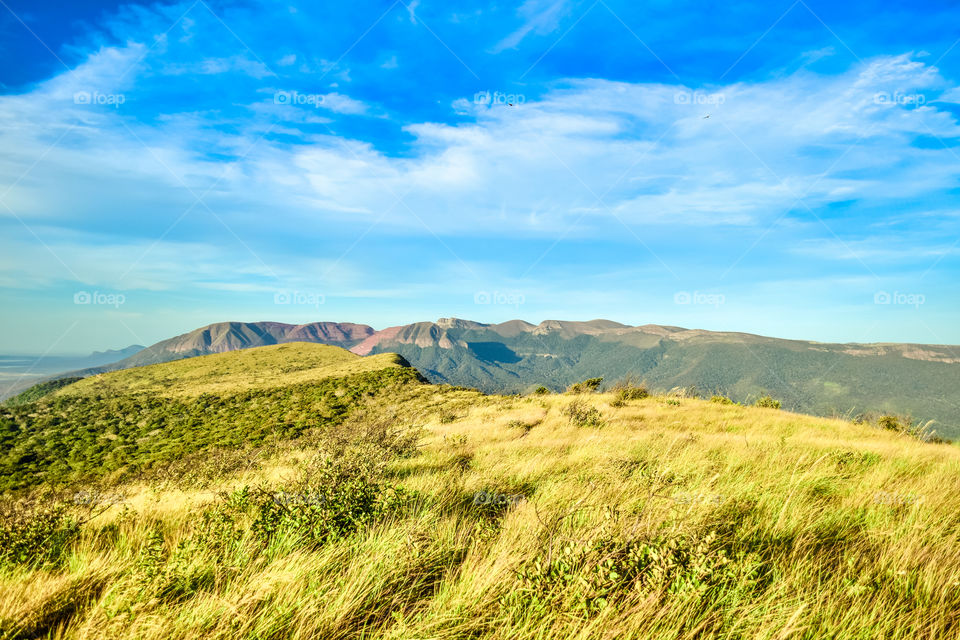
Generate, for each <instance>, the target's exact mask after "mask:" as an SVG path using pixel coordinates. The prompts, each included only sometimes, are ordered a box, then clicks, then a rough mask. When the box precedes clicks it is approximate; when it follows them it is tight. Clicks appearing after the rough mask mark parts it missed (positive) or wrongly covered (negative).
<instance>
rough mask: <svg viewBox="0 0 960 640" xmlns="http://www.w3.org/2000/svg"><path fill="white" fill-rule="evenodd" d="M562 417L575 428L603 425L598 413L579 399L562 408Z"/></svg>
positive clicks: (601, 416) (600, 415) (601, 417)
mask: <svg viewBox="0 0 960 640" xmlns="http://www.w3.org/2000/svg"><path fill="white" fill-rule="evenodd" d="M563 415H565V416H567V417H568V418H569V419H570V424H572V425H573V426H575V427H602V426H603V424H604V422H603V415H602V414H601V413H600V411H599V410H598V409H597V408H595V407H591V406H590V405H589V404H587V403H586V402H584V401H583V400H580V399H579V398H578V399H576V400H574V401H573V402H571V403H570V404H568V405H567V406H566V407H564V408H563Z"/></svg>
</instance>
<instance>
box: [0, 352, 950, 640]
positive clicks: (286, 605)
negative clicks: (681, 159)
mask: <svg viewBox="0 0 960 640" xmlns="http://www.w3.org/2000/svg"><path fill="white" fill-rule="evenodd" d="M196 360H198V361H199V360H202V358H198V359H196ZM201 364H202V363H201ZM146 369H149V367H148V368H146ZM131 384H133V383H131ZM249 384H255V382H249ZM579 398H581V399H583V400H584V401H585V402H587V403H588V404H589V405H590V406H592V407H594V408H596V409H597V410H599V411H600V413H601V416H602V426H598V427H576V426H573V425H571V424H570V420H569V419H568V418H567V417H566V416H565V415H564V414H563V409H564V407H566V406H567V405H569V403H570V402H571V401H573V398H571V397H570V396H564V395H547V396H539V397H524V398H519V397H499V396H483V395H480V394H478V393H475V392H470V391H456V390H450V389H447V388H440V387H431V386H422V387H419V388H415V389H411V390H410V391H408V392H407V393H406V394H403V395H401V394H398V395H397V396H396V397H395V398H394V399H393V402H392V403H390V404H389V405H388V406H379V407H373V408H371V409H370V413H369V414H368V416H367V418H368V419H371V420H373V419H375V418H377V417H382V416H390V417H391V418H392V419H395V420H397V421H398V423H399V424H405V425H410V426H413V425H421V426H423V427H424V431H423V434H422V440H421V447H420V450H419V452H418V453H417V454H416V455H413V456H410V457H406V458H399V459H396V460H393V461H392V462H390V464H389V467H388V474H387V477H388V478H390V479H391V481H392V482H394V483H396V484H400V485H402V486H403V487H404V488H405V489H407V490H408V491H411V492H416V495H417V496H419V497H418V498H417V499H416V500H414V501H413V502H412V503H411V504H410V505H408V507H407V508H406V509H405V510H403V511H402V512H400V513H398V514H396V515H394V516H391V517H388V518H385V519H382V520H379V521H377V522H375V523H373V524H372V525H370V526H367V527H365V528H363V529H361V530H360V531H359V532H358V533H356V534H354V535H350V536H347V537H344V538H342V539H337V540H333V541H330V542H327V543H326V544H323V545H321V546H319V547H310V548H303V547H298V546H297V545H296V544H293V543H292V542H291V543H289V544H287V543H285V542H284V541H279V542H276V541H275V542H273V543H271V545H270V546H269V548H268V551H267V552H264V553H261V554H259V555H254V556H250V557H249V558H247V559H246V560H243V561H236V563H235V564H229V563H224V562H221V561H216V562H215V561H213V560H211V559H210V558H209V557H206V556H204V555H203V554H202V553H199V552H198V555H197V556H196V558H195V562H196V563H197V566H207V567H208V569H209V570H210V571H213V572H215V573H216V575H217V576H218V577H217V579H216V580H215V581H214V582H213V583H212V584H211V585H208V586H206V587H203V588H199V589H196V590H193V591H188V592H185V593H180V594H179V595H176V596H171V595H169V594H167V595H164V594H162V593H159V592H157V591H156V590H155V589H154V588H153V587H151V586H150V583H149V581H144V580H143V578H142V577H138V575H139V574H138V569H137V566H138V562H139V561H140V560H138V558H141V557H142V555H143V553H144V549H145V548H146V545H147V542H148V538H149V535H150V532H151V531H152V530H154V529H156V528H158V527H159V528H160V529H162V531H163V545H164V547H165V549H166V551H167V552H171V551H172V550H173V549H175V548H176V547H177V545H178V543H179V542H180V541H185V540H187V539H188V537H189V536H190V534H191V532H192V531H193V530H194V529H195V528H196V526H197V517H196V513H197V512H198V509H200V508H201V506H202V505H203V504H209V503H211V502H213V501H214V500H215V499H214V496H213V493H212V492H211V491H210V490H205V491H203V492H200V491H194V492H191V491H177V490H174V489H169V488H160V489H158V488H157V487H151V486H148V485H143V486H128V487H125V488H123V490H124V491H125V492H126V493H127V494H128V496H129V498H128V503H127V505H126V507H127V510H126V511H125V515H123V516H121V517H120V518H119V520H117V522H118V524H116V525H115V527H116V528H115V529H113V530H112V531H113V533H112V534H111V537H110V543H109V544H107V543H106V542H105V540H106V538H105V537H104V534H103V533H102V527H103V526H104V525H106V524H107V523H108V522H109V521H111V520H113V519H114V517H115V516H116V515H117V514H118V513H119V512H120V511H121V507H120V506H114V507H112V508H111V511H110V512H107V513H104V514H103V515H101V516H98V518H97V519H95V520H93V521H91V522H90V523H88V524H87V525H85V526H84V530H83V533H82V535H81V537H80V538H79V539H78V541H77V542H76V543H75V545H74V547H73V548H72V551H71V555H70V558H69V560H68V562H67V563H66V565H65V566H64V567H63V569H61V570H51V569H32V570H22V569H19V570H14V569H7V570H5V572H4V573H2V574H0V620H2V622H0V630H2V631H3V632H4V633H5V634H6V636H5V637H28V636H30V635H31V634H41V635H44V634H49V636H50V637H54V638H103V637H110V638H131V639H132V638H144V639H147V638H157V639H159V638H211V639H212V638H302V639H307V638H360V637H363V638H390V639H392V640H399V639H409V640H413V639H423V638H437V639H441V638H442V639H453V638H468V637H473V638H481V637H482V638H497V639H504V640H507V639H510V640H514V639H520V638H583V639H587V638H591V639H593V638H638V639H639V638H664V639H667V638H669V639H671V640H673V639H676V638H768V639H771V640H772V639H774V638H810V639H813V638H827V637H829V638H902V639H908V638H910V639H913V638H956V637H960V547H958V544H957V543H958V535H960V450H958V448H957V447H956V446H953V445H946V444H924V443H921V442H918V441H916V440H913V439H910V438H907V437H905V436H900V435H896V434H893V433H888V432H883V431H879V430H876V429H873V428H871V427H869V426H866V425H855V424H852V423H850V422H846V421H841V420H830V419H824V418H814V417H809V416H803V415H796V414H791V413H787V412H782V411H777V410H772V409H757V408H748V407H741V406H735V405H734V406H730V405H720V404H716V403H710V402H707V401H703V400H696V399H685V398H681V399H670V401H669V403H668V401H667V399H666V398H664V397H657V396H652V397H649V398H645V399H642V400H635V401H630V402H627V403H626V405H625V406H622V407H616V408H615V407H612V406H611V405H610V403H611V401H612V400H613V398H614V396H613V394H586V395H582V396H579ZM313 446H314V445H313V444H310V443H308V442H306V441H304V442H299V443H294V444H292V445H291V446H289V447H287V448H286V449H284V450H281V451H277V452H274V453H273V454H271V456H269V457H265V458H264V460H263V464H262V466H261V468H260V469H259V470H256V471H251V470H247V471H243V472H242V473H238V474H237V475H233V476H231V477H225V478H223V479H222V480H221V482H220V483H219V485H218V487H217V489H222V490H231V489H233V488H236V487H239V486H242V485H250V486H254V485H257V484H258V483H261V482H263V483H271V484H273V485H276V484H277V483H278V482H282V481H283V479H285V478H291V477H293V475H294V474H295V473H296V470H297V469H298V468H300V467H301V466H302V465H303V464H304V462H305V461H306V460H309V459H310V458H311V457H312V454H313V453H314V449H313ZM477 492H486V493H488V494H491V495H500V494H502V495H505V496H517V497H519V498H517V499H513V498H511V502H510V504H509V505H508V506H506V507H504V508H502V509H495V510H492V511H491V510H484V509H483V508H481V507H479V506H476V505H474V504H473V503H474V501H475V500H474V497H475V496H476V494H477ZM711 534H712V535H711ZM604 541H605V542H607V543H609V542H611V541H612V542H613V543H615V544H620V543H621V542H622V543H626V542H629V541H643V542H645V543H649V544H650V545H652V547H651V548H654V549H657V548H658V547H657V546H656V545H662V546H663V548H667V546H668V543H669V541H674V542H675V543H676V544H677V545H681V546H680V548H681V550H685V549H686V547H683V546H682V545H685V544H689V548H690V549H693V548H694V547H695V546H696V544H700V543H702V544H703V549H704V551H703V558H705V559H706V561H708V564H707V565H704V566H708V568H707V569H704V571H706V573H703V572H701V573H699V574H696V575H694V574H691V575H692V576H693V578H691V580H692V582H691V583H690V584H686V583H684V584H680V586H677V584H679V583H672V584H673V586H672V587H668V584H667V583H665V582H661V583H659V586H656V585H654V586H650V585H649V584H647V586H643V585H642V584H640V583H639V582H636V583H633V584H630V585H627V586H623V585H620V586H619V587H618V588H617V589H616V590H614V591H613V592H611V593H610V594H608V595H607V597H606V606H602V605H601V606H598V607H596V608H594V609H592V610H589V611H585V610H583V609H580V608H578V606H579V605H578V603H582V601H583V598H584V589H585V587H584V586H583V585H584V584H585V582H584V581H585V580H586V581H589V579H590V576H588V575H587V574H588V573H590V572H593V573H596V572H598V571H600V572H602V571H604V569H602V568H599V569H598V568H597V566H595V565H594V564H590V562H586V564H584V565H583V566H581V567H579V568H577V567H574V568H573V569H572V571H573V573H574V574H576V575H574V579H573V580H571V581H570V582H561V581H557V582H556V583H555V584H551V583H547V587H549V589H548V590H547V592H546V596H544V598H545V600H541V601H540V604H537V602H534V601H533V600H531V599H530V597H529V593H530V592H528V591H524V589H525V588H529V587H530V583H529V581H528V582H524V580H523V579H522V577H521V576H522V574H523V572H524V571H525V570H528V569H529V567H530V566H531V563H532V562H533V561H534V560H535V559H537V558H540V559H541V560H546V561H548V562H550V561H553V560H554V559H555V558H556V557H559V554H560V549H561V548H562V547H563V546H564V545H570V546H571V548H573V549H574V552H575V553H574V556H571V557H575V556H576V552H577V551H578V550H589V549H593V548H594V547H592V546H591V545H593V544H594V543H600V542H604ZM695 543H696V544H695ZM245 548H246V547H245ZM605 548H606V547H605ZM721 552H723V553H722V554H721ZM597 553H599V555H597ZM597 553H594V554H593V555H589V554H587V555H588V556H589V558H595V559H596V558H599V560H600V561H602V560H604V559H605V558H608V557H609V558H613V557H614V555H610V554H608V555H607V556H604V555H603V552H597ZM611 553H613V552H611ZM691 553H693V552H692V551H691ZM617 557H619V556H617ZM723 557H725V558H727V564H726V565H723V562H722V561H717V559H718V558H723ZM715 561H717V562H715ZM205 563H206V564H205ZM710 563H713V564H710ZM722 566H726V567H728V568H730V570H729V571H727V572H726V573H723V571H726V570H724V569H722V568H721V567H722ZM667 571H674V569H671V568H668V569H667ZM577 572H579V573H577ZM721 574H722V575H723V576H724V577H723V579H722V580H721V579H720V578H719V577H718V576H720V575H721ZM669 575H674V574H669ZM581 578H582V579H581ZM694 578H695V579H694ZM645 584H646V583H645ZM541 586H542V585H541ZM551 589H552V590H551ZM544 602H546V604H543V603H544Z"/></svg>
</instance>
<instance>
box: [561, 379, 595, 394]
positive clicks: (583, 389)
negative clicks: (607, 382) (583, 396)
mask: <svg viewBox="0 0 960 640" xmlns="http://www.w3.org/2000/svg"><path fill="white" fill-rule="evenodd" d="M601 382H603V378H588V379H586V380H584V381H583V382H578V383H576V384H572V385H570V386H569V387H568V388H567V393H594V392H595V391H596V390H597V389H599V388H600V383H601Z"/></svg>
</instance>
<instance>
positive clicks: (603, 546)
mask: <svg viewBox="0 0 960 640" xmlns="http://www.w3.org/2000/svg"><path fill="white" fill-rule="evenodd" d="M736 577H737V573H736V571H735V569H734V568H733V567H732V566H731V561H730V559H729V558H728V557H727V555H726V552H725V551H724V550H723V549H721V548H719V545H717V544H716V535H715V534H712V533H711V534H708V535H706V536H704V537H702V538H700V539H690V538H686V537H683V536H680V537H672V538H667V537H658V538H655V539H651V540H628V541H625V540H619V539H615V538H609V537H604V538H601V539H598V540H594V541H592V542H589V543H585V544H584V543H579V544H578V543H575V542H567V543H565V544H562V545H559V546H558V547H557V548H551V549H550V550H549V551H548V552H547V553H544V554H542V555H540V556H539V557H537V558H536V559H535V560H533V561H532V562H530V563H528V564H527V565H525V566H524V567H523V568H521V569H520V571H518V572H517V583H518V584H517V588H516V589H514V590H513V591H511V593H510V594H509V595H508V596H505V597H504V599H503V601H504V604H506V605H507V606H510V607H522V608H524V609H533V610H541V609H545V608H564V609H568V610H571V611H572V612H575V613H576V614H579V615H585V616H594V615H597V614H598V613H599V612H600V611H602V610H603V609H605V608H606V607H608V606H610V605H611V604H612V603H614V602H617V601H620V600H622V599H625V598H628V597H630V596H631V595H632V594H635V593H637V592H639V593H656V592H660V593H671V594H689V595H700V596H702V595H703V594H704V593H705V592H706V591H707V590H708V589H709V588H711V587H714V586H718V585H723V584H729V583H732V582H734V581H735V580H736Z"/></svg>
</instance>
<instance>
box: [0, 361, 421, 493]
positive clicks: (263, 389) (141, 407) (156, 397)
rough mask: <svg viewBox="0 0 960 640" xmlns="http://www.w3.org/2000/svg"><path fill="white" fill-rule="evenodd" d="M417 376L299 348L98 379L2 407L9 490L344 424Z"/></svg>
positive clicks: (4, 478)
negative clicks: (363, 405)
mask: <svg viewBox="0 0 960 640" xmlns="http://www.w3.org/2000/svg"><path fill="white" fill-rule="evenodd" d="M420 380H421V378H420V376H419V374H418V373H417V372H416V371H415V370H413V369H411V368H409V367H408V366H405V362H404V361H403V360H402V359H401V358H400V357H399V356H396V355H392V354H385V355H378V356H372V357H368V358H361V357H359V356H356V355H354V354H352V353H350V352H348V351H345V350H343V349H340V348H338V347H332V346H326V345H319V344H307V343H292V344H285V345H279V346H272V347H261V348H257V349H249V350H243V351H233V352H229V353H224V354H216V355H209V356H202V357H198V358H192V359H189V360H181V361H176V362H170V363H164V364H157V365H151V366H147V367H141V368H137V369H129V370H124V371H118V372H113V373H108V374H103V375H99V376H93V377H91V378H87V379H84V380H81V381H79V382H74V383H73V384H70V385H68V386H64V387H62V388H60V389H58V390H56V391H54V392H53V393H50V394H48V395H44V396H42V397H40V398H39V399H38V400H36V401H35V402H26V403H18V404H13V405H6V406H3V407H2V408H0V443H2V445H3V451H2V454H0V491H7V490H22V489H25V488H29V487H31V486H35V485H37V484H40V483H44V482H46V483H67V482H78V481H83V480H88V479H93V478H97V477H100V476H103V475H107V474H119V475H120V476H123V475H126V476H130V475H136V474H140V473H144V472H148V471H150V470H151V469H153V468H154V467H156V466H157V465H161V464H165V463H169V462H171V461H174V460H178V459H180V458H182V457H184V456H188V455H190V454H194V453H197V452H201V451H207V452H209V451H210V450H212V449H218V448H227V449H229V448H238V447H257V446H261V445H263V444H265V443H267V442H278V441H280V440H285V439H290V438H295V437H298V436H301V435H303V434H304V433H307V432H308V431H309V430H311V429H315V428H319V427H323V426H327V425H331V424H339V423H340V422H342V421H343V420H344V419H345V418H346V417H347V416H349V415H350V413H351V412H352V411H353V410H354V409H355V408H356V407H357V406H358V405H359V404H360V403H361V402H362V401H363V400H364V399H366V398H368V397H372V396H377V395H379V394H382V393H384V392H385V391H387V390H388V389H391V388H394V387H396V386H398V385H406V384H417V383H419V382H420Z"/></svg>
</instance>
